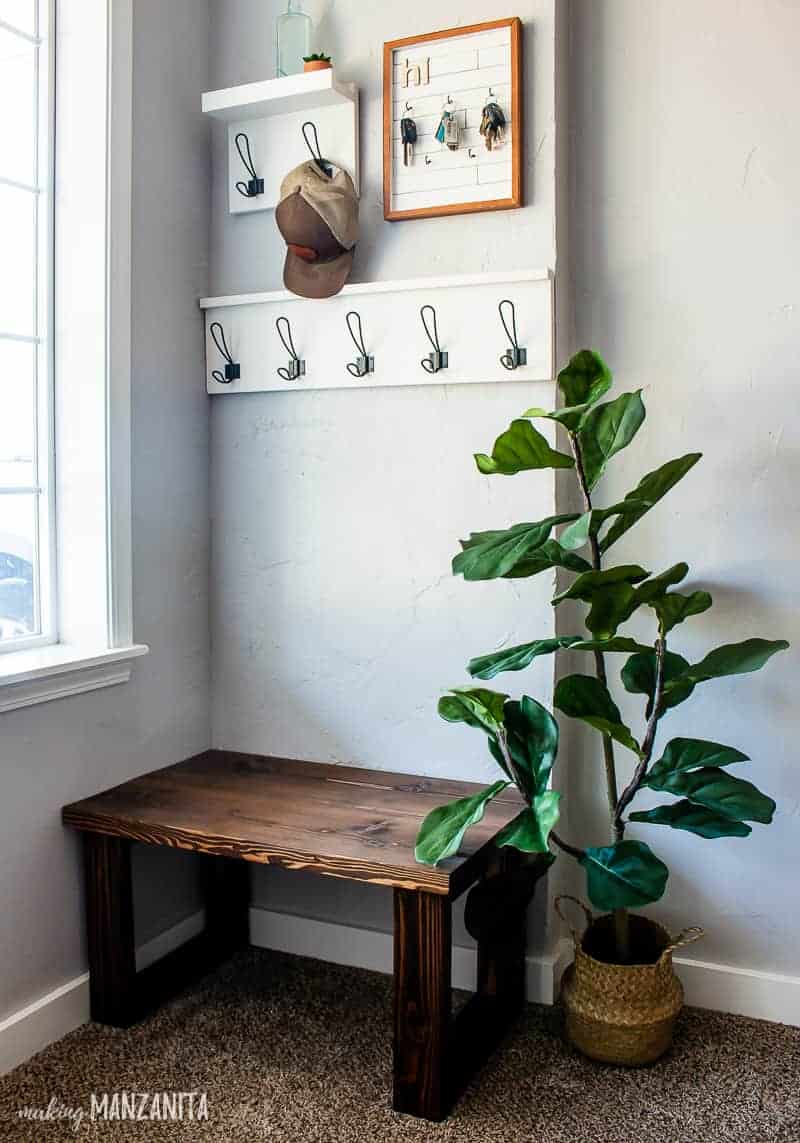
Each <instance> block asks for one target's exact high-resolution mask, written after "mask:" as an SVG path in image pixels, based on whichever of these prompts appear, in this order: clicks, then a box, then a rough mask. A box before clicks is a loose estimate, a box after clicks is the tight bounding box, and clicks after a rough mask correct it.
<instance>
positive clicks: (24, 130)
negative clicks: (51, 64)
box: [0, 17, 36, 184]
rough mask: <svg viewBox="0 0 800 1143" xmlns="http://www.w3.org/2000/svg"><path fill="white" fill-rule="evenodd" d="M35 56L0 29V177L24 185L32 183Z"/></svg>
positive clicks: (28, 46) (31, 48) (29, 47)
mask: <svg viewBox="0 0 800 1143" xmlns="http://www.w3.org/2000/svg"><path fill="white" fill-rule="evenodd" d="M0 19H2V17H0ZM35 55H36V48H35V47H34V46H33V44H31V43H29V42H28V40H21V39H20V37H19V36H12V35H11V34H10V33H9V32H6V31H4V30H3V29H2V28H0V109H1V110H0V176H2V177H3V178H7V179H16V181H17V182H21V183H28V184H32V183H34V182H35V181H36V147H35V144H36V69H35V66H34V60H35Z"/></svg>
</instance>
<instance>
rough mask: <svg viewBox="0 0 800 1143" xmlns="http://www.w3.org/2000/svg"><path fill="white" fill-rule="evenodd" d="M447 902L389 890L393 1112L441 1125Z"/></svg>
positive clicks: (445, 1103) (445, 1095)
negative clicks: (391, 894) (391, 910)
mask: <svg viewBox="0 0 800 1143" xmlns="http://www.w3.org/2000/svg"><path fill="white" fill-rule="evenodd" d="M451 908H452V906H451V903H450V901H449V900H448V898H447V897H445V896H441V895H439V894H436V893H425V892H418V891H414V890H408V889H395V891H394V1098H393V1106H394V1109H395V1111H403V1112H406V1113H407V1114H409V1115H418V1116H420V1117H422V1118H424V1119H432V1120H436V1121H438V1120H441V1119H443V1118H444V1117H445V1115H446V1114H447V1112H448V1110H449V1096H450V1082H449V1075H448V1058H447V1048H448V1040H449V1030H450V1012H451V998H450V968H451V959H452V945H451Z"/></svg>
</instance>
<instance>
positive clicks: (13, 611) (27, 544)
mask: <svg viewBox="0 0 800 1143" xmlns="http://www.w3.org/2000/svg"><path fill="white" fill-rule="evenodd" d="M35 536H36V497H35V496H28V495H19V496H10V495H8V494H6V495H4V496H0V643H3V642H5V641H8V640H9V639H19V638H22V637H24V636H26V635H35V634H38V621H37V619H36V592H35V588H34V569H35V567H36V542H35Z"/></svg>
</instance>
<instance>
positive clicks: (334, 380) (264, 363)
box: [200, 270, 553, 394]
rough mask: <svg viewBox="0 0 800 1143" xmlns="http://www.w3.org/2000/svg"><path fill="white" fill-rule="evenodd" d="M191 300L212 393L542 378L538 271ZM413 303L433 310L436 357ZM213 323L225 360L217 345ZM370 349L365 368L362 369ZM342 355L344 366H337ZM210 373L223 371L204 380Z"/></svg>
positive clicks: (548, 299) (544, 316)
mask: <svg viewBox="0 0 800 1143" xmlns="http://www.w3.org/2000/svg"><path fill="white" fill-rule="evenodd" d="M506 299H507V300H508V301H509V302H511V303H512V304H513V315H514V319H515V324H516V345H517V348H518V350H523V351H524V352H523V353H517V354H514V353H512V352H510V351H511V350H513V343H512V340H511V338H510V337H509V335H508V333H507V330H506V328H505V327H504V325H503V323H502V321H501V316H500V314H499V313H498V306H499V304H500V302H501V301H504V300H506ZM200 306H201V308H202V309H203V310H204V311H205V323H206V384H207V388H208V392H209V393H212V394H230V393H255V392H272V391H276V392H281V391H287V390H288V391H295V390H306V389H364V388H368V387H374V388H384V387H390V386H397V385H431V384H434V385H462V384H474V383H480V382H491V381H528V382H531V381H550V380H552V377H553V281H552V275H551V273H550V271H549V270H528V271H524V272H523V271H518V272H516V273H510V274H470V275H463V276H458V277H447V278H416V279H414V280H412V281H402V282H370V283H358V284H355V285H348V286H345V287H344V289H343V290H342V291H341V293H339V294H337V295H336V296H335V297H333V298H327V299H325V300H322V301H319V300H315V301H311V300H308V299H305V298H298V297H297V296H296V295H295V294H291V293H289V292H288V291H286V290H275V291H272V292H269V293H260V294H238V295H232V296H228V297H219V298H202V299H201V301H200ZM423 307H425V308H426V317H427V318H428V327H429V328H430V327H431V324H432V323H431V310H430V309H429V308H428V307H432V308H433V311H434V312H435V315H436V332H437V334H438V342H439V349H440V350H441V351H442V358H441V359H439V360H438V361H437V360H434V357H435V354H434V347H433V346H432V345H431V343H430V341H429V340H428V337H427V336H426V332H425V329H424V327H423V323H422V320H421V317H420V311H421V309H422V308H423ZM353 312H355V313H356V314H357V315H358V317H359V318H360V319H361V321H360V324H361V333H362V337H363V349H364V352H363V354H362V353H361V352H360V350H359V349H357V348H356V346H355V344H354V342H353V339H352V336H351V333H350V331H349V330H348V319H347V315H348V314H351V313H353ZM510 314H511V309H510V307H509V306H504V315H505V319H506V326H508V327H509V328H510V326H511V322H510V320H509V318H510ZM279 319H282V320H281V321H280V327H281V329H282V331H283V333H284V339H285V335H286V331H287V323H288V329H289V333H290V341H291V344H292V345H293V346H294V354H295V356H294V357H293V356H292V354H291V352H290V350H289V349H288V348H287V346H286V344H285V340H284V341H282V340H281V337H280V336H279V332H278V329H277V328H276V322H278V321H279ZM350 324H351V326H352V325H353V324H354V319H352V318H351V319H350ZM212 325H214V326H215V330H214V331H213V332H215V333H216V335H217V336H216V339H215V338H214V337H213V336H212V330H211V327H212ZM220 327H221V329H222V334H223V338H222V341H221V344H223V345H224V346H225V348H226V350H227V353H228V359H226V358H225V357H223V355H222V353H221V352H220V349H219V348H218V343H220V336H219V333H220ZM445 354H446V361H447V364H446V366H444V367H441V368H439V369H438V370H437V369H436V368H435V365H436V364H439V363H441V362H442V361H443V360H444V355H445ZM370 358H371V359H372V361H371V363H369V364H371V365H372V368H371V369H370V370H369V371H366V370H367V368H368V359H370ZM501 358H502V359H503V360H501ZM359 361H360V362H361V365H360V366H359V364H358V363H359ZM515 362H516V365H515V364H514V363H515ZM226 364H228V365H229V366H232V368H229V369H228V371H227V372H228V374H230V375H231V379H230V380H226V379H225V366H226ZM348 364H349V365H351V366H354V368H353V369H350V370H348ZM236 366H238V369H237V368H235V367H236ZM432 366H434V367H433V368H431V367H432ZM509 366H512V367H509ZM362 369H363V370H364V371H363V372H362ZM279 370H280V372H279ZM214 372H216V374H217V377H222V378H223V380H222V381H219V380H217V379H215V378H214V377H213V376H212V373H214Z"/></svg>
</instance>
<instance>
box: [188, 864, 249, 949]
mask: <svg viewBox="0 0 800 1143" xmlns="http://www.w3.org/2000/svg"><path fill="white" fill-rule="evenodd" d="M200 860H201V861H202V865H201V877H202V886H203V897H204V903H205V910H206V934H207V938H208V943H209V945H210V953H211V955H212V957H214V958H216V959H217V960H219V961H223V960H227V958H228V957H229V956H232V955H233V953H235V952H237V951H238V950H239V949H241V948H244V947H245V946H246V945H247V944H248V942H249V939H250V923H249V912H250V866H249V864H248V862H246V861H240V860H238V859H237V858H231V857H212V856H210V855H205V854H204V855H203V856H202V857H201V859H200Z"/></svg>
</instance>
